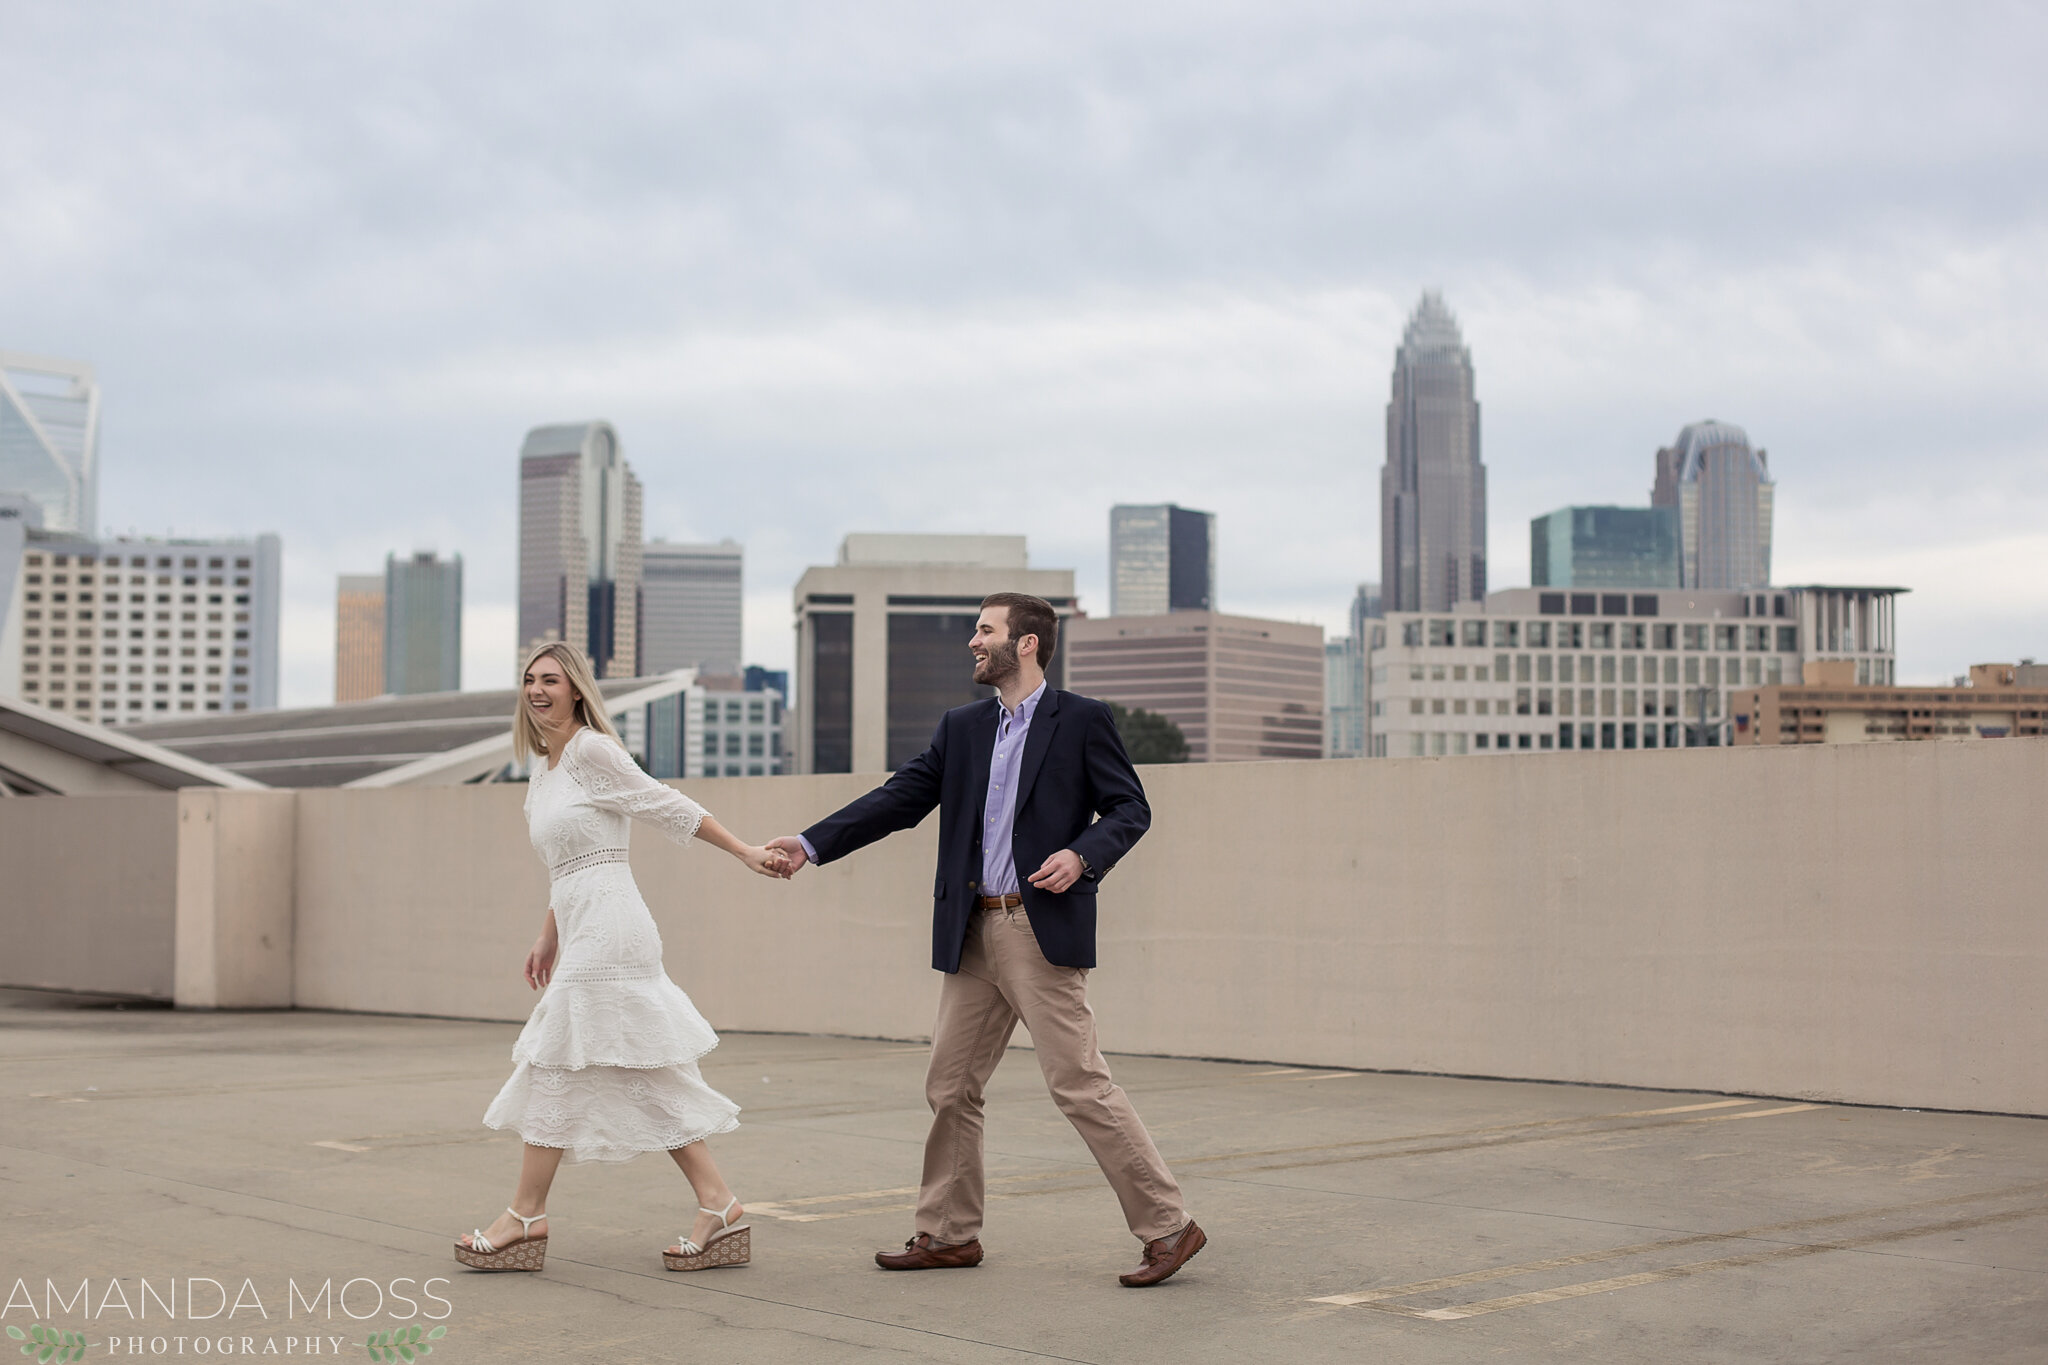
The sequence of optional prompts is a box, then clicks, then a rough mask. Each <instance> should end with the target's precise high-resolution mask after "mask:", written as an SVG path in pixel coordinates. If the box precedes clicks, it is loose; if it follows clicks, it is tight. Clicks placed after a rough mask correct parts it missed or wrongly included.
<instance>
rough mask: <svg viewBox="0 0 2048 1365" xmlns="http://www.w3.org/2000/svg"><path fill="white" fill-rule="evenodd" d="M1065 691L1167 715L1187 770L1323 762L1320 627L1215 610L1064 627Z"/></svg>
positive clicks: (1105, 619)
mask: <svg viewBox="0 0 2048 1365" xmlns="http://www.w3.org/2000/svg"><path fill="white" fill-rule="evenodd" d="M1062 652H1063V653H1064V654H1065V655H1066V656H1067V686H1068V688H1069V690H1071V691H1075V692H1079V693H1081V694H1082V695H1084V696H1089V697H1095V698H1098V699H1100V700H1102V701H1112V702H1115V703H1117V704H1118V705H1119V706H1124V707H1128V708H1131V709H1133V710H1143V711H1151V712H1154V713H1155V714H1158V715H1162V716H1165V717H1166V718H1167V719H1168V720H1170V721H1172V722H1173V723H1174V724H1175V725H1177V726H1179V727H1180V732H1181V734H1182V735H1183V736H1184V737H1185V738H1186V739H1187V742H1188V758H1189V760H1190V761H1191V762H1195V763H1223V762H1232V761H1242V760H1247V759H1262V758H1264V759H1271V758H1321V757H1322V756H1323V715H1324V710H1323V700H1324V697H1323V685H1324V654H1323V628H1322V627H1321V626H1304V625H1296V624H1293V623H1292V622H1288V621H1266V620H1261V619H1259V618H1257V617H1253V616H1226V615H1224V614H1223V613H1222V612H1215V611H1177V612H1173V613H1171V614H1170V615H1166V616H1103V617H1096V618H1092V619H1091V618H1082V619H1079V620H1075V621H1072V622H1070V623H1069V624H1068V626H1067V630H1066V636H1065V639H1064V640H1063V642H1062Z"/></svg>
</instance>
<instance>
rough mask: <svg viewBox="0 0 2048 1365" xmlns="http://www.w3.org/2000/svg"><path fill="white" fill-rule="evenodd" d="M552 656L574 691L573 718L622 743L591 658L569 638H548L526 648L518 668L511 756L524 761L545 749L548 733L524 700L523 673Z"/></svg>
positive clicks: (529, 671)
mask: <svg viewBox="0 0 2048 1365" xmlns="http://www.w3.org/2000/svg"><path fill="white" fill-rule="evenodd" d="M551 656H552V657H553V659H554V661H555V662H556V663H558V664H560V665H561V667H562V676H563V677H564V678H566V679H567V680H568V683H569V687H570V690H572V691H573V692H575V694H576V719H578V720H580V721H582V722H583V723H584V724H585V725H587V726H589V727H590V728H591V729H593V730H595V731H597V732H598V733H599V734H602V735H610V736H611V737H612V739H613V740H614V741H616V742H618V743H619V744H620V745H621V746H623V745H624V743H625V741H624V740H620V739H619V732H618V731H617V730H614V729H613V728H612V722H611V717H609V716H607V715H606V714H605V711H604V694H603V693H601V692H599V691H598V690H597V677H596V675H595V674H593V673H592V672H591V671H590V660H588V659H586V658H584V657H583V651H582V650H580V649H578V648H576V646H574V645H572V644H570V643H569V642H568V641H566V640H551V641H549V642H548V643H546V644H541V645H535V646H534V647H533V648H532V649H530V650H528V651H527V654H526V662H525V663H524V664H522V665H521V666H520V669H519V687H518V694H519V695H518V699H517V700H516V701H514V702H513V704H512V755H513V757H514V758H516V759H518V760H519V762H521V763H526V762H529V761H531V760H532V759H533V757H534V756H535V755H537V754H544V753H546V752H547V751H548V743H547V734H546V732H545V731H543V730H542V729H541V728H540V722H539V721H538V720H536V719H534V715H533V708H532V707H531V706H529V705H528V704H527V701H526V675H527V674H528V673H531V672H532V671H533V666H534V665H535V664H537V663H539V662H540V661H541V660H542V659H544V658H548V657H551Z"/></svg>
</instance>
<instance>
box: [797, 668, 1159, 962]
mask: <svg viewBox="0 0 2048 1365" xmlns="http://www.w3.org/2000/svg"><path fill="white" fill-rule="evenodd" d="M1001 716H1002V703H1001V702H999V701H997V700H996V699H995V698H994V697H993V696H991V697H989V698H988V699H986V700H985V701H978V702H972V703H970V704H969V705H966V706H961V707H956V708H954V709H953V710H951V711H948V712H947V713H946V714H945V715H944V716H942V717H940V719H939V728H938V729H937V730H935V731H933V732H932V742H931V746H930V747H929V748H927V749H926V750H925V751H924V752H923V753H921V754H919V755H918V756H917V757H916V758H913V759H912V760H910V762H908V763H906V764H904V765H903V766H902V767H901V768H898V769H897V770H896V772H895V773H894V775H892V776H891V777H890V778H889V780H888V781H887V782H884V783H883V784H882V785H881V786H879V787H877V788H875V789H874V790H873V791H871V792H869V793H868V794H867V795H866V796H863V797H861V798H860V799H859V800H858V801H855V802H853V803H852V804H850V805H848V806H846V807H845V808H844V809H842V810H840V811H838V812H836V813H834V814H832V815H828V816H826V817H825V818H824V819H823V820H820V821H819V822H818V823H817V824H815V825H812V826H811V827H810V828H809V829H807V830H805V831H804V838H805V839H807V840H809V841H810V845H811V847H812V848H814V849H816V850H817V853H818V861H819V862H820V863H829V862H831V861H833V860H834V859H836V858H843V857H845V856H846V855H847V854H849V853H851V852H853V851H854V850H855V849H858V848H865V847H866V846H867V845H869V844H871V843H873V842H875V841H876V840H877V839H880V838H882V837H884V836H885V835H889V834H893V833H895V832H896V831H897V830H899V829H909V828H911V827H912V826H914V825H916V824H917V823H918V822H919V821H921V820H923V819H924V817H925V816H927V815H929V814H930V813H931V809H932V807H933V806H937V807H939V866H938V877H937V880H936V881H935V882H934V883H933V884H932V966H934V967H936V968H938V970H940V971H942V972H957V971H959V970H960V948H961V945H962V944H963V943H965V942H966V940H967V921H968V917H969V916H970V915H971V914H972V913H973V910H974V901H975V898H976V897H978V896H979V895H981V894H982V892H981V826H982V821H983V819H984V817H983V814H982V809H983V806H984V804H985V803H986V801H987V798H988V772H989V764H990V762H991V757H992V755H993V753H994V750H995V743H996V725H997V722H998V721H999V720H1000V718H1001ZM1017 785H1018V797H1017V823H1016V827H1015V829H1014V830H1013V831H1012V838H1011V844H1010V853H1011V856H1012V857H1013V858H1014V859H1015V860H1016V865H1017V883H1018V889H1019V890H1020V891H1021V892H1022V894H1023V897H1024V911H1025V913H1026V914H1027V915H1028V916H1029V917H1030V920H1031V930H1032V933H1033V934H1035V935H1036V936H1037V938H1038V948H1039V951H1040V952H1042V953H1044V954H1045V960H1046V961H1048V962H1051V963H1053V964H1055V965H1056V966H1061V967H1093V966H1094V965H1095V889H1096V886H1097V884H1098V883H1100V882H1101V880H1102V878H1103V877H1105V876H1107V875H1108V873H1109V870H1110V869H1111V868H1113V867H1115V866H1116V865H1117V861H1118V860H1119V859H1121V858H1122V857H1123V856H1124V854H1125V853H1127V852H1128V851H1129V850H1130V847H1131V845H1133V844H1135V843H1137V842H1138V840H1139V839H1141V838H1143V837H1144V834H1145V831H1146V830H1147V829H1148V828H1150V827H1151V824H1152V808H1151V807H1150V806H1148V805H1147V804H1146V803H1145V788H1144V786H1143V785H1142V784H1141V783H1140V782H1139V781H1138V773H1137V770H1136V769H1135V768H1133V767H1132V766H1131V759H1130V755H1128V754H1126V753H1125V752H1124V742H1123V739H1122V737H1121V736H1119V735H1118V734H1117V732H1116V723H1115V722H1114V721H1113V720H1111V719H1110V714H1109V708H1108V707H1107V706H1105V705H1104V704H1103V703H1101V702H1099V701H1096V700H1094V699H1093V698H1090V697H1083V696H1079V695H1077V694H1075V693H1072V692H1059V691H1055V690H1054V689H1052V688H1050V687H1048V688H1046V690H1045V695H1044V696H1043V697H1041V698H1039V701H1038V709H1037V710H1036V711H1035V712H1033V713H1032V717H1031V733H1030V734H1029V735H1027V736H1026V737H1025V740H1024V760H1023V765H1022V767H1021V768H1020V769H1019V770H1018V774H1017ZM1063 848H1071V849H1072V850H1074V852H1076V853H1078V854H1080V855H1081V857H1082V858H1083V859H1085V860H1086V861H1087V863H1088V866H1089V868H1090V871H1089V873H1088V874H1087V875H1086V876H1084V877H1082V878H1081V880H1079V881H1077V882H1075V883H1074V885H1073V886H1072V887H1070V888H1068V889H1067V890H1066V891H1064V892H1062V893H1060V894H1057V895H1055V894H1054V893H1052V892H1050V891H1042V890H1040V889H1039V888H1037V887H1035V886H1033V885H1032V884H1031V883H1030V881H1029V880H1028V879H1029V878H1030V876H1031V874H1032V873H1034V872H1036V871H1037V870H1038V868H1039V865H1040V864H1042V863H1043V862H1044V861H1045V860H1046V859H1047V858H1049V857H1051V856H1052V855H1053V854H1055V853H1057V852H1059V851H1060V850H1061V849H1063Z"/></svg>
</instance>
